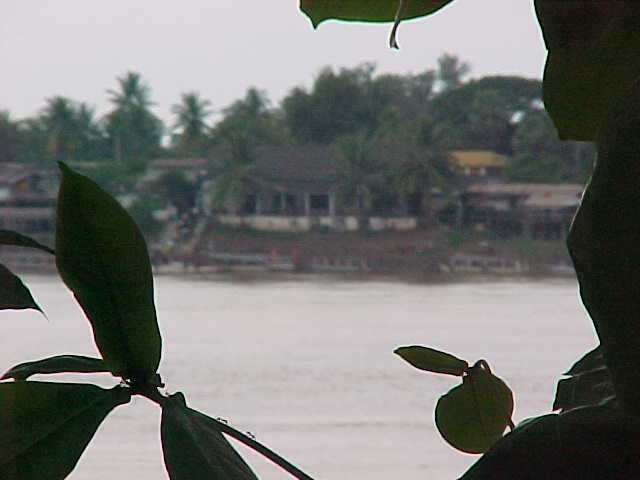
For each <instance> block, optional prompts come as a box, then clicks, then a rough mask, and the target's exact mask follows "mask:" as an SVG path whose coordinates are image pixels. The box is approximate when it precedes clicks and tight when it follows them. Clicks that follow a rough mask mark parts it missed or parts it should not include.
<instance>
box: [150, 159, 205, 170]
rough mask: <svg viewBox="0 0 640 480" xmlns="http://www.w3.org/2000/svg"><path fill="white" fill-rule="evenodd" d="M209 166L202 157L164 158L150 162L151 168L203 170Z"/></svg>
mask: <svg viewBox="0 0 640 480" xmlns="http://www.w3.org/2000/svg"><path fill="white" fill-rule="evenodd" d="M206 164H207V159H206V158H201V157H162V158H154V159H153V160H151V161H150V162H149V167H150V168H166V169H170V168H202V167H204V166H205V165H206Z"/></svg>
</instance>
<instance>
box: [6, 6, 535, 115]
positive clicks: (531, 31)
mask: <svg viewBox="0 0 640 480" xmlns="http://www.w3.org/2000/svg"><path fill="white" fill-rule="evenodd" d="M532 3H533V2H532V1H531V0H456V1H455V2H453V3H452V4H450V5H448V6H447V7H445V8H444V9H443V10H441V11H440V12H438V13H436V14H435V15H433V16H430V17H427V18H423V19H418V20H412V21H408V22H405V23H403V24H402V25H401V27H400V31H399V37H398V39H399V43H400V47H401V49H400V50H399V51H396V50H390V49H389V48H388V47H387V39H388V34H389V30H390V25H389V24H375V25H371V24H357V23H346V22H337V21H327V22H325V23H323V24H321V25H320V27H319V28H318V29H317V30H316V31H314V30H313V28H312V27H311V24H310V22H309V21H308V19H307V17H306V16H304V15H303V14H302V13H301V12H300V11H299V10H298V2H297V0H248V1H246V0H245V1H222V0H180V1H177V0H173V1H168V0H109V1H106V0H101V1H98V0H56V1H43V0H0V109H8V110H10V111H11V113H12V114H13V116H14V118H23V117H25V116H29V115H33V114H34V113H36V112H37V111H38V110H39V109H40V108H42V106H43V105H44V99H45V98H47V97H51V96H53V95H64V96H68V97H70V98H72V99H74V100H77V101H83V102H87V103H89V104H91V105H94V106H95V107H96V108H97V110H98V112H99V113H104V112H106V110H107V109H108V105H109V104H108V97H107V95H106V93H105V90H107V89H109V88H114V87H115V77H116V76H120V75H122V74H123V73H125V72H126V71H128V70H132V71H136V72H139V73H140V74H141V75H142V76H143V78H144V79H145V80H146V82H147V83H148V84H149V86H150V87H151V88H152V94H153V100H154V101H155V103H156V107H155V112H156V114H158V115H159V116H161V117H162V118H163V119H164V120H169V121H170V122H171V115H170V113H169V111H170V107H171V105H172V104H174V103H177V102H178V101H179V99H180V94H181V93H184V92H187V91H191V90H195V91H198V92H200V93H201V94H202V96H203V97H205V98H207V99H209V100H210V101H211V102H212V105H213V108H214V109H221V108H224V107H225V106H227V105H228V104H230V103H231V102H232V101H234V100H236V99H238V98H240V97H242V96H243V95H244V93H245V91H246V89H247V88H248V87H251V86H256V87H258V88H260V89H263V90H265V91H266V92H267V93H268V95H269V98H270V99H271V100H272V102H273V103H274V104H277V103H278V102H279V101H280V100H281V99H282V97H283V96H284V95H285V94H286V92H287V91H288V90H289V89H290V88H292V87H293V86H297V85H306V86H308V85H310V84H311V82H312V80H313V78H314V75H315V74H316V73H317V72H318V70H319V69H320V68H321V67H322V66H325V65H333V66H337V67H342V66H347V67H352V66H355V65H357V64H359V63H361V62H364V61H373V62H375V63H376V64H377V65H378V70H377V71H378V72H379V73H382V72H394V73H409V72H413V73H418V72H421V71H424V70H426V69H431V68H434V67H435V65H436V59H437V58H438V57H439V56H440V55H441V54H442V53H444V52H448V53H452V54H456V55H459V56H460V58H461V59H463V60H465V61H467V62H469V63H470V64H471V65H472V67H473V70H472V76H475V77H479V76H483V75H488V74H501V75H502V74H517V75H523V76H526V77H534V78H539V77H540V75H541V72H542V67H543V64H544V56H545V51H544V47H543V43H542V39H541V36H540V32H539V29H538V27H537V23H536V21H535V16H534V13H533V9H532Z"/></svg>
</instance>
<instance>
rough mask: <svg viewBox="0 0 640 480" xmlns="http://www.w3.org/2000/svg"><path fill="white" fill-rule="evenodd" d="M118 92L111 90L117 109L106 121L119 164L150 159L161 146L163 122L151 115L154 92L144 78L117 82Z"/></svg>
mask: <svg viewBox="0 0 640 480" xmlns="http://www.w3.org/2000/svg"><path fill="white" fill-rule="evenodd" d="M117 82H118V87H119V88H118V90H107V93H109V94H110V96H111V98H110V100H111V103H113V105H114V106H115V108H114V110H112V111H111V112H110V113H109V114H108V115H107V118H106V123H107V132H108V134H109V136H110V139H111V144H112V148H113V152H114V156H115V158H116V160H119V161H122V160H124V159H125V158H128V159H135V160H140V159H146V157H148V156H150V155H153V154H154V153H155V151H156V150H157V149H158V148H159V146H160V140H161V137H162V122H161V121H160V120H159V119H158V118H157V117H156V116H155V115H154V114H153V113H151V110H150V109H151V107H152V106H153V103H152V102H151V99H150V97H151V89H150V88H149V87H148V86H147V85H146V84H145V83H144V82H143V81H142V79H141V77H140V74H138V73H135V72H127V73H126V74H125V75H124V76H122V77H119V78H117Z"/></svg>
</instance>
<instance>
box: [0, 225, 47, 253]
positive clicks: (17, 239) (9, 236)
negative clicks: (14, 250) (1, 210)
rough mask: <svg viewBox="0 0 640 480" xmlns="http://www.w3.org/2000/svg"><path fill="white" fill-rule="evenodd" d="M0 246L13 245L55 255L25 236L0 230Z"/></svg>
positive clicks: (44, 246)
mask: <svg viewBox="0 0 640 480" xmlns="http://www.w3.org/2000/svg"><path fill="white" fill-rule="evenodd" d="M0 245H15V246H17V247H30V248H36V249H38V250H42V251H43V252H47V253H51V254H55V252H54V251H53V250H52V249H51V248H50V247H47V246H46V245H43V244H41V243H40V242H38V241H36V240H34V239H33V238H31V237H27V236H26V235H21V234H19V233H18V232H13V231H11V230H0Z"/></svg>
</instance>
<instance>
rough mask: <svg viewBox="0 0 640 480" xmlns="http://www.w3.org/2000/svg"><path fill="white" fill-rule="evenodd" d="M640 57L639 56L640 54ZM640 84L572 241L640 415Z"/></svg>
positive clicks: (625, 396) (614, 129) (604, 141)
mask: <svg viewBox="0 0 640 480" xmlns="http://www.w3.org/2000/svg"><path fill="white" fill-rule="evenodd" d="M636 56H637V55H636ZM638 105H640V83H635V84H634V86H633V87H632V88H631V89H629V90H628V91H627V92H626V93H625V94H624V96H623V98H620V99H619V101H617V102H616V104H615V105H614V106H613V107H612V108H611V111H610V112H609V114H608V115H607V118H606V119H605V121H604V122H603V123H602V126H601V128H600V131H599V134H598V157H597V161H596V164H595V168H594V171H593V175H592V177H591V180H590V182H589V183H588V186H587V188H586V190H585V193H584V195H583V197H582V202H581V205H580V208H579V210H578V212H577V213H576V215H575V217H574V220H573V222H572V225H571V231H570V233H569V236H568V238H567V246H568V247H569V252H570V254H571V258H572V259H573V263H574V265H575V268H576V273H577V277H578V280H579V282H580V296H581V298H582V301H583V303H584V306H585V307H586V309H587V311H588V312H589V315H590V316H591V318H592V320H593V323H594V326H595V330H596V332H597V334H598V337H599V340H600V344H601V345H602V352H603V354H604V360H605V363H606V366H607V368H608V370H609V373H610V374H611V379H612V382H613V385H614V387H615V392H616V397H617V401H618V403H619V405H620V407H621V408H623V409H625V410H627V411H629V412H634V413H636V414H638V415H640V389H639V388H638V385H640V324H639V323H638V312H639V311H640V209H638V204H639V203H640V189H638V179H639V178H640V162H638V158H640V135H638V132H639V131H640V109H638Z"/></svg>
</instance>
